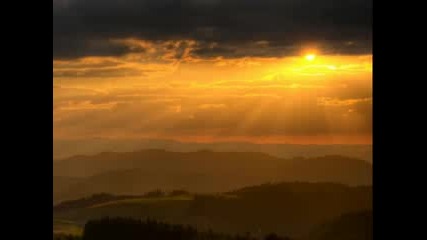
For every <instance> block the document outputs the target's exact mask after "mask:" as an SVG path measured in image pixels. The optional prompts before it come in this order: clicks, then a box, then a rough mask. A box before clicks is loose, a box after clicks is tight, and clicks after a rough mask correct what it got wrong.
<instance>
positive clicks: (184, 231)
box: [54, 217, 291, 240]
mask: <svg viewBox="0 0 427 240" xmlns="http://www.w3.org/2000/svg"><path fill="white" fill-rule="evenodd" d="M54 240H258V239H257V238H255V237H253V236H250V234H249V233H248V234H245V235H229V234H221V233H214V232H213V231H211V230H209V231H198V230H197V229H195V228H194V227H192V226H190V225H174V224H168V223H163V222H159V221H156V220H151V219H146V220H136V219H130V218H108V217H107V218H103V219H98V220H90V221H88V222H87V223H86V224H85V227H84V230H83V234H82V236H71V235H56V236H55V237H54ZM264 240H291V239H290V238H288V237H280V236H277V235H276V234H269V235H267V236H266V237H265V238H264Z"/></svg>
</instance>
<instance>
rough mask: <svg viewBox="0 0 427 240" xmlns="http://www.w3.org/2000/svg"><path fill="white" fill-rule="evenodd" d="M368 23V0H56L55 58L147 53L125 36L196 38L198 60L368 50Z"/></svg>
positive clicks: (369, 34)
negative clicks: (312, 48)
mask: <svg viewBox="0 0 427 240" xmlns="http://www.w3.org/2000/svg"><path fill="white" fill-rule="evenodd" d="M371 24H372V0H345V1H343V0H127V1H122V0H67V1H66V0H54V2H53V57H54V59H71V58H79V57H85V56H121V55H125V54H128V53H135V52H144V51H145V49H144V48H132V47H130V46H129V45H124V44H123V42H120V41H116V40H120V39H130V38H133V39H140V40H149V41H160V42H162V41H169V40H174V41H176V40H194V41H195V42H196V45H194V46H192V48H191V49H192V51H191V55H193V56H196V57H200V58H209V57H215V56H225V57H230V58H233V57H241V56H243V55H244V56H256V57H271V56H288V55H294V54H296V53H297V52H298V50H299V48H300V46H301V45H302V44H311V43H314V44H316V45H318V47H320V48H322V49H323V51H324V52H326V53H340V54H367V53H370V52H371V37H372V31H371V28H372V27H371ZM177 57H178V56H177Z"/></svg>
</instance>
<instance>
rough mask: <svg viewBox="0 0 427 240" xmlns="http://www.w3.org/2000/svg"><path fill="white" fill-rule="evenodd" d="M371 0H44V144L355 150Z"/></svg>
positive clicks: (360, 130)
mask: <svg viewBox="0 0 427 240" xmlns="http://www.w3.org/2000/svg"><path fill="white" fill-rule="evenodd" d="M371 24H372V0H53V76H54V79H53V89H54V106H53V114H54V139H55V140H70V139H77V140H78V139H89V138H101V139H104V138H105V139H172V140H179V141H193V142H213V141H249V142H255V143H298V144H313V143H315V144H331V143H334V144H337V143H338V144H365V143H368V144H369V143H371V140H372V139H371V138H372V45H371V40H372V27H371Z"/></svg>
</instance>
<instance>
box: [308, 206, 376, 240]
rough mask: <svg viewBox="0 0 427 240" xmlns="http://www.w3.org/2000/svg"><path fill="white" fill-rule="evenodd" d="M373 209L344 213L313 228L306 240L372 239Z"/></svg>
mask: <svg viewBox="0 0 427 240" xmlns="http://www.w3.org/2000/svg"><path fill="white" fill-rule="evenodd" d="M372 229H373V218H372V211H362V212H355V213H348V214H344V215H342V216H340V217H338V218H336V219H334V220H332V221H329V222H327V223H324V224H322V225H321V226H319V227H317V228H316V229H315V230H313V231H312V232H311V233H310V235H309V236H308V237H306V238H305V239H304V240H372V239H373V231H372Z"/></svg>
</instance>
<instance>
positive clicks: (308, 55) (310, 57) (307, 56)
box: [305, 54, 316, 61]
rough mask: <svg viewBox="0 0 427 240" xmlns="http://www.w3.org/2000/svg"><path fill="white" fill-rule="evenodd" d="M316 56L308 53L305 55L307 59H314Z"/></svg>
mask: <svg viewBox="0 0 427 240" xmlns="http://www.w3.org/2000/svg"><path fill="white" fill-rule="evenodd" d="M315 58H316V55H315V54H307V55H305V59H307V60H308V61H313V60H314V59H315Z"/></svg>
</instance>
